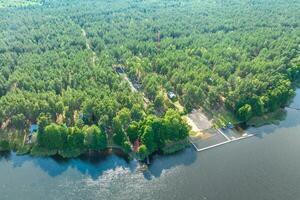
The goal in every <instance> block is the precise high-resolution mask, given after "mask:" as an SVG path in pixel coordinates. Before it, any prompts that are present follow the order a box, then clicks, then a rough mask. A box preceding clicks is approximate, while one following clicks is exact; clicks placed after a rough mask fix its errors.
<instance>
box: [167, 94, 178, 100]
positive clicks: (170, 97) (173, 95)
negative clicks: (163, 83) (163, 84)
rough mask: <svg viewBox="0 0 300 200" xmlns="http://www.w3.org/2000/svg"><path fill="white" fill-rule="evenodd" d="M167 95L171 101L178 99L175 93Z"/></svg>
mask: <svg viewBox="0 0 300 200" xmlns="http://www.w3.org/2000/svg"><path fill="white" fill-rule="evenodd" d="M167 94H168V97H169V99H171V100H173V99H175V98H176V94H175V93H174V92H168V93H167Z"/></svg>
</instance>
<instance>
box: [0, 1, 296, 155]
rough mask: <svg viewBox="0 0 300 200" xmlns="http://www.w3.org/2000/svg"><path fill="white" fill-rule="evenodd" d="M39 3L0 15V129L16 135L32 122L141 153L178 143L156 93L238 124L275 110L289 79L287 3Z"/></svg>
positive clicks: (291, 14)
mask: <svg viewBox="0 0 300 200" xmlns="http://www.w3.org/2000/svg"><path fill="white" fill-rule="evenodd" d="M41 2H42V5H39V6H29V7H22V8H2V9H1V12H0V124H1V129H2V130H19V131H20V132H22V131H24V130H25V132H26V131H27V130H28V127H29V126H30V125H31V124H37V123H38V119H39V117H41V114H42V113H43V114H44V115H47V116H48V118H49V120H50V124H49V126H50V125H51V124H52V128H51V129H49V131H50V132H52V131H53V132H57V130H61V131H63V132H66V133H67V136H69V135H72V134H71V132H72V131H71V129H72V130H73V129H74V130H75V129H76V132H77V131H78V130H77V128H78V129H79V130H80V131H81V132H82V134H83V135H84V136H85V135H86V133H85V132H86V129H89V128H91V127H93V130H94V129H96V127H95V126H97V127H98V129H99V130H100V133H101V134H104V135H105V136H106V138H107V143H117V144H118V145H120V146H122V148H124V149H129V147H130V146H132V144H133V142H134V141H135V139H138V140H139V141H140V142H141V145H142V147H141V149H144V150H143V151H144V152H146V153H145V154H151V153H153V152H156V151H159V150H161V149H163V148H164V147H165V146H166V145H165V143H168V141H169V140H170V141H174V142H176V141H178V140H180V139H183V138H184V136H186V127H185V125H184V122H182V121H181V120H180V119H179V117H178V114H172V119H176V120H175V121H178V123H179V124H180V127H181V128H178V127H177V125H178V124H177V122H176V123H175V122H174V123H173V121H172V120H171V121H172V123H169V121H170V120H168V119H167V118H168V117H167V116H168V115H170V113H172V112H173V111H169V112H168V110H169V109H170V108H172V104H170V102H168V101H166V99H165V92H166V91H172V92H174V93H175V94H176V95H177V97H178V100H179V102H180V103H181V104H182V105H183V106H184V107H185V109H186V111H190V110H192V109H193V108H198V107H204V108H206V109H208V110H213V112H215V113H217V112H218V111H219V110H220V109H225V110H226V112H230V113H233V114H234V115H235V116H236V118H238V120H240V121H247V120H249V119H251V118H252V117H254V116H260V115H264V114H266V113H269V112H272V111H275V110H276V109H278V108H280V107H282V106H284V105H285V104H286V103H287V102H288V100H289V99H290V98H291V97H292V96H293V94H294V88H293V83H294V82H295V81H296V80H298V79H299V76H300V73H299V71H300V49H299V48H300V47H299V46H300V38H299V35H300V20H299V19H300V13H299V10H300V2H298V1H293V0H276V1H274V0H265V1H261V0H251V1H248V0H231V1H229V0H217V1H215V2H212V1H209V0H204V1H201V3H199V0H191V1H190V0H189V1H187V0H183V1H177V0H167V1H157V0H151V1H140V0H135V1H131V0H128V1H127V0H126V1H119V0H118V1H106V0H101V1H96V0H87V1H82V0H63V1H62V0H53V1H48V0H44V1H41ZM83 30H84V31H83ZM84 32H86V36H85V35H84V34H83V33H84ZM87 43H88V44H87ZM89 46H90V47H91V49H90V48H88V47H89ZM94 53H95V56H94ZM117 65H118V66H120V65H121V66H123V67H124V69H125V72H126V74H127V75H128V77H129V78H130V79H131V80H132V81H133V82H134V83H136V84H138V85H140V87H141V90H142V91H143V92H144V94H145V95H146V97H148V99H150V103H149V105H147V106H146V105H145V103H144V102H143V97H142V95H141V94H140V93H133V92H131V90H130V87H129V85H128V83H127V82H126V81H124V80H123V79H122V78H121V77H120V76H119V75H118V74H117V73H115V72H114V69H113V67H114V66H117ZM153 121H154V122H153ZM157 121H159V122H157ZM53 123H54V124H55V125H54V124H53ZM157 124H159V125H157ZM167 124H168V125H167ZM170 124H171V125H170ZM133 126H135V127H138V128H133ZM178 126H179V125H178ZM84 127H86V128H84ZM157 127H159V128H157ZM174 127H177V128H176V129H173V128H174ZM184 127H185V128H184ZM65 129H66V130H65ZM69 129H70V131H69ZM133 129H134V130H135V129H136V130H138V131H135V132H134V131H133V132H134V133H133V132H132V130H133ZM170 130H172V131H170ZM177 130H180V132H176V131H177ZM96 132H97V131H96ZM152 132H153V133H152ZM154 133H155V134H154ZM177 134H179V135H181V136H180V137H179V136H178V137H177V136H176V135H177ZM132 135H133V136H132ZM152 135H154V136H152ZM158 135H159V136H158ZM150 136H151V137H150ZM148 137H149V138H150V139H146V138H148ZM64 138H68V137H65V136H64ZM83 138H84V137H83ZM143 138H144V139H143ZM162 138H163V139H162ZM64 141H65V140H64ZM149 141H150V142H149ZM151 141H152V142H151ZM63 143H64V144H65V143H67V142H66V141H65V142H63ZM42 146H43V145H42ZM47 148H50V147H47ZM64 148H65V146H63V147H61V148H60V149H64ZM85 148H86V146H85ZM50 149H51V148H50Z"/></svg>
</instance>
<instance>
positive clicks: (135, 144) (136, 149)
mask: <svg viewBox="0 0 300 200" xmlns="http://www.w3.org/2000/svg"><path fill="white" fill-rule="evenodd" d="M139 147H140V141H139V140H136V141H135V142H134V144H133V151H134V152H138V151H139Z"/></svg>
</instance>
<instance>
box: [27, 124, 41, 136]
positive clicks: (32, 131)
mask: <svg viewBox="0 0 300 200" xmlns="http://www.w3.org/2000/svg"><path fill="white" fill-rule="evenodd" d="M38 128H39V126H38V125H37V124H31V126H30V128H29V135H32V134H33V133H36V132H37V131H38Z"/></svg>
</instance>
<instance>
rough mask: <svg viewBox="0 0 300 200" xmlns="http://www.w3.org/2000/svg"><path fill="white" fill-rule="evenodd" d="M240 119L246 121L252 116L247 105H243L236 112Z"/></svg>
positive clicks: (250, 108) (250, 109)
mask: <svg viewBox="0 0 300 200" xmlns="http://www.w3.org/2000/svg"><path fill="white" fill-rule="evenodd" d="M238 115H239V117H240V119H242V120H245V121H247V120H248V119H250V118H251V116H252V107H251V106H250V105H249V104H245V105H244V106H242V107H241V108H240V109H239V110H238Z"/></svg>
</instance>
